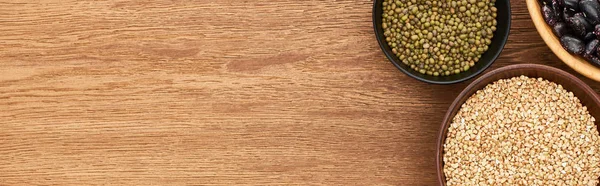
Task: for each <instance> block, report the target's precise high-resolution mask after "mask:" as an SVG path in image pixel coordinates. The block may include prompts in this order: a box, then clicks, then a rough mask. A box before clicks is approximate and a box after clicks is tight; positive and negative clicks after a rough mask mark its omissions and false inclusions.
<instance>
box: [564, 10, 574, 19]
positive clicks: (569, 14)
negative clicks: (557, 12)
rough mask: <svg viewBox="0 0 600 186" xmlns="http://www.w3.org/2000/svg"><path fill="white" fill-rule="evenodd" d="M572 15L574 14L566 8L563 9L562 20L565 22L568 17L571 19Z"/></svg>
mask: <svg viewBox="0 0 600 186" xmlns="http://www.w3.org/2000/svg"><path fill="white" fill-rule="evenodd" d="M574 15H575V12H573V11H571V10H569V9H568V8H563V13H562V16H563V20H565V21H566V20H567V19H569V18H570V17H573V16H574Z"/></svg>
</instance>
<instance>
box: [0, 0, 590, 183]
mask: <svg viewBox="0 0 600 186" xmlns="http://www.w3.org/2000/svg"><path fill="white" fill-rule="evenodd" d="M371 8H372V1H358V0H337V1H323V0H306V1H297V0H246V1H242V0H218V1H215V0H130V1H123V0H78V1H73V0H68V1H67V0H35V1H32V0H0V185H107V184H114V185H234V184H235V185H238V184H239V185H436V184H437V182H436V172H435V169H434V168H435V162H434V151H435V148H434V145H435V140H436V135H437V132H438V127H439V125H440V122H441V120H442V115H443V114H444V113H445V111H446V109H447V107H448V106H449V105H450V103H451V102H452V100H453V99H454V97H455V96H456V95H458V93H459V92H460V91H461V90H462V89H463V88H464V87H466V85H467V83H468V82H467V83H461V84H456V85H449V86H441V85H429V84H426V83H422V82H419V81H417V80H414V79H412V78H410V77H408V76H406V75H404V74H402V73H401V72H400V71H398V70H397V69H396V68H395V67H394V66H393V65H392V64H391V63H390V62H388V61H387V59H386V58H385V57H384V55H383V53H382V52H381V51H380V49H379V46H378V45H377V41H376V40H375V38H374V34H373V31H372V23H371ZM512 8H513V11H512V14H513V22H512V30H511V36H510V38H509V41H508V44H507V46H506V48H505V50H504V52H503V53H502V56H501V57H500V58H499V59H498V61H497V62H496V63H495V64H494V65H493V66H492V67H491V68H490V69H495V68H498V67H502V66H506V65H510V64H515V63H541V64H548V65H552V66H556V67H560V68H563V69H566V70H568V71H569V72H571V73H574V71H572V70H570V69H568V67H567V66H565V65H563V64H562V63H561V62H560V61H559V60H558V58H556V56H554V54H552V53H551V52H550V50H549V49H548V48H547V46H546V45H545V44H544V43H543V42H542V40H541V38H540V37H539V36H538V34H537V32H536V31H535V29H534V27H533V24H532V22H531V20H530V19H529V15H528V13H527V10H526V6H525V1H512ZM579 77H581V76H579ZM582 78H583V77H582ZM583 79H584V80H585V81H586V82H587V83H589V84H590V85H592V87H594V89H595V90H599V88H600V85H598V83H595V82H592V81H590V80H589V79H585V78H583Z"/></svg>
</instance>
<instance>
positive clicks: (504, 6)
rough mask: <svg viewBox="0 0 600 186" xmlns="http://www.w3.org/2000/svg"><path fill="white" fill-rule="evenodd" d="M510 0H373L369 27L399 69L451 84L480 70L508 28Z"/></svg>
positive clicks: (503, 41) (498, 49) (493, 57)
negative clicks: (372, 28) (371, 19)
mask: <svg viewBox="0 0 600 186" xmlns="http://www.w3.org/2000/svg"><path fill="white" fill-rule="evenodd" d="M510 14H511V12H510V2H509V0H457V1H440V0H431V1H422V0H375V2H374V5H373V27H374V30H375V36H376V38H377V41H378V42H379V46H380V47H381V49H382V51H383V53H384V54H385V55H386V57H387V58H388V59H389V60H390V61H391V62H392V64H394V66H396V67H397V68H398V69H399V70H401V71H402V72H404V73H405V74H407V75H408V76H410V77H413V78H415V79H418V80H421V81H424V82H427V83H432V84H453V83H458V82H462V81H465V80H468V79H470V78H473V77H475V76H477V75H478V74H480V73H481V72H483V71H485V69H487V68H488V67H489V66H490V65H491V64H492V63H493V62H494V61H495V60H496V58H498V56H499V55H500V53H501V52H502V49H503V48H504V45H505V44H506V41H507V39H508V35H509V32H510V22H511V17H510Z"/></svg>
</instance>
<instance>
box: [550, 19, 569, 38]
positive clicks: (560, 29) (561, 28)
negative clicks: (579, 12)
mask: <svg viewBox="0 0 600 186" xmlns="http://www.w3.org/2000/svg"><path fill="white" fill-rule="evenodd" d="M552 31H553V32H554V34H556V36H558V37H559V38H560V37H562V36H564V35H567V34H570V32H571V30H570V29H569V27H568V26H567V24H566V23H564V22H558V23H556V24H555V25H554V27H552Z"/></svg>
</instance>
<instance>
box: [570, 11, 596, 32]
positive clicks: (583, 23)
mask: <svg viewBox="0 0 600 186" xmlns="http://www.w3.org/2000/svg"><path fill="white" fill-rule="evenodd" d="M567 25H569V27H571V30H573V33H574V34H575V35H577V36H580V37H583V36H585V34H586V33H588V31H592V29H593V27H592V25H591V24H590V23H589V22H588V21H587V20H586V19H585V17H583V14H580V13H577V14H575V15H574V16H573V17H570V18H569V19H567Z"/></svg>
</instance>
